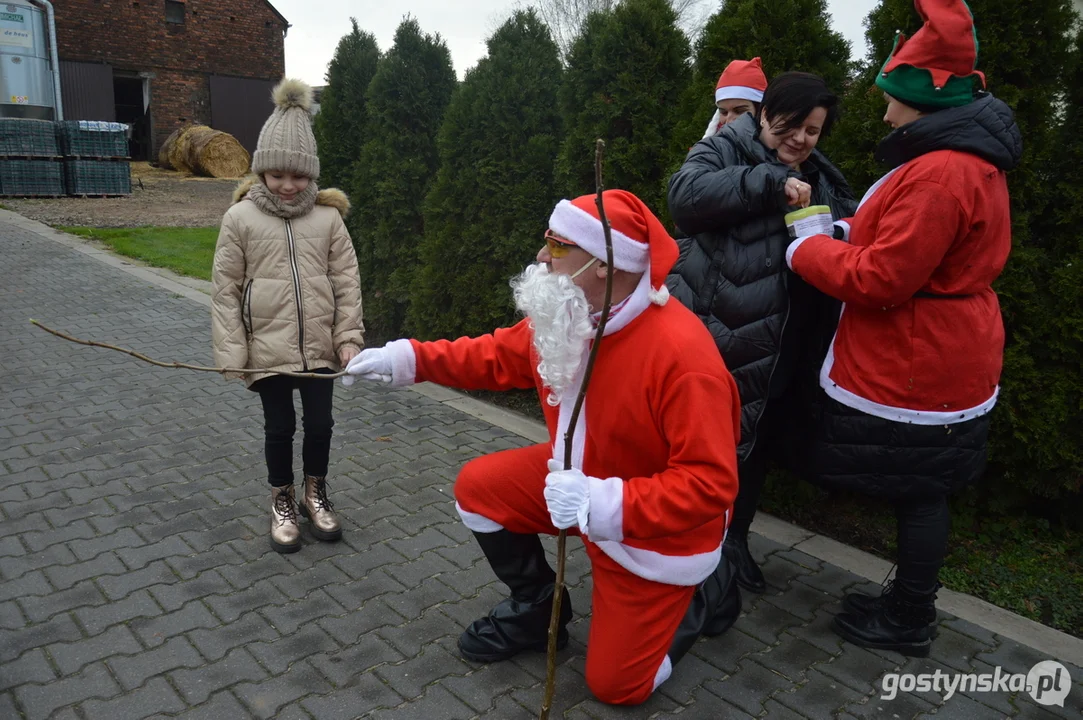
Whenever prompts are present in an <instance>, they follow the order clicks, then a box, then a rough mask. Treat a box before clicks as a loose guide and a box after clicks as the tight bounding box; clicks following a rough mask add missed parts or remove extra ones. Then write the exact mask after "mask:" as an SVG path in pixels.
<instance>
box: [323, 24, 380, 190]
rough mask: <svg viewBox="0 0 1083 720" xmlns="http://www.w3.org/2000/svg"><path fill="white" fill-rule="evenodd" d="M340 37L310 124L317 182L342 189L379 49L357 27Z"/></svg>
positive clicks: (358, 143)
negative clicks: (317, 162) (315, 147)
mask: <svg viewBox="0 0 1083 720" xmlns="http://www.w3.org/2000/svg"><path fill="white" fill-rule="evenodd" d="M350 23H352V25H353V29H352V30H351V31H350V32H349V33H348V34H346V35H344V36H343V37H342V39H341V40H339V42H338V47H337V48H336V49H335V56H334V57H333V58H332V59H331V64H330V65H328V66H327V76H326V80H327V87H326V88H325V89H324V91H323V96H322V97H321V98H320V112H319V113H318V114H317V115H316V119H315V121H314V122H313V131H314V132H315V134H316V143H317V145H318V146H319V153H320V182H321V184H322V185H323V186H325V187H345V185H346V184H347V183H348V182H349V179H350V173H351V170H352V167H353V164H354V163H355V162H356V161H357V156H358V154H359V152H360V150H361V143H362V140H363V139H364V137H365V135H364V129H365V123H366V119H367V116H366V113H365V93H366V92H367V91H368V87H369V83H370V82H372V76H373V75H374V74H375V73H376V63H377V62H378V61H379V59H380V48H379V47H378V46H377V45H376V38H375V37H374V36H373V35H372V34H370V33H367V32H362V31H361V29H360V28H358V27H357V20H355V19H354V18H350Z"/></svg>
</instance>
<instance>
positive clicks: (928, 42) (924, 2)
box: [876, 0, 985, 109]
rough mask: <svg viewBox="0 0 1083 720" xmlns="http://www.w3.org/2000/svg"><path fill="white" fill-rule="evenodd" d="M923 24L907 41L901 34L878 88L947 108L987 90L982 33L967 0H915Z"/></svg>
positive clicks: (907, 99) (910, 100) (917, 103)
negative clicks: (980, 63) (980, 46)
mask: <svg viewBox="0 0 1083 720" xmlns="http://www.w3.org/2000/svg"><path fill="white" fill-rule="evenodd" d="M914 7H915V8H916V9H917V11H918V14H919V15H921V18H922V20H924V21H925V24H924V25H922V26H921V28H920V29H919V30H918V31H917V32H916V33H914V36H913V37H911V38H909V39H907V37H906V36H905V35H903V34H902V33H899V34H898V36H897V37H896V38H895V47H894V48H892V50H891V55H890V56H889V57H888V59H887V61H886V62H885V63H884V66H883V67H882V68H881V69H880V74H879V75H877V76H876V85H877V86H878V87H879V88H880V89H881V90H883V91H884V92H886V93H887V94H888V95H890V96H891V97H893V98H895V99H897V100H900V101H902V102H904V103H907V104H910V105H913V106H917V107H928V108H937V109H942V108H949V107H959V106H961V105H966V104H968V103H970V102H972V101H973V100H974V97H975V92H976V90H977V89H978V88H979V87H981V88H984V87H985V75H983V74H982V73H981V72H979V71H978V70H977V69H976V66H977V63H978V33H977V30H976V28H975V27H974V15H973V13H971V12H970V7H969V6H968V5H967V4H966V3H965V2H964V1H963V0H914Z"/></svg>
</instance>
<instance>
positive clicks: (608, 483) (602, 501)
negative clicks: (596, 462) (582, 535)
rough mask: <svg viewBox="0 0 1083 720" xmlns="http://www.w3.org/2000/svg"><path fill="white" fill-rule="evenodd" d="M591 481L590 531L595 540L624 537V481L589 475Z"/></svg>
mask: <svg viewBox="0 0 1083 720" xmlns="http://www.w3.org/2000/svg"><path fill="white" fill-rule="evenodd" d="M587 481H588V482H589V483H590V532H589V533H588V537H589V538H590V539H591V541H593V542H598V541H599V540H616V541H617V542H620V541H621V540H623V539H624V481H623V480H621V479H620V478H609V479H608V480H602V479H600V478H596V477H589V476H588V477H587Z"/></svg>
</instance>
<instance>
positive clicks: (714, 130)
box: [702, 108, 722, 140]
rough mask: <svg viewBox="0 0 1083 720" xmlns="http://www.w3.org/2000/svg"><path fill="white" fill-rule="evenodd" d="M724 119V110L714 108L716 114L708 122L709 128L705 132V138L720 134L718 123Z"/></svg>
mask: <svg viewBox="0 0 1083 720" xmlns="http://www.w3.org/2000/svg"><path fill="white" fill-rule="evenodd" d="M721 121H722V111H721V110H719V109H718V108H715V109H714V115H712V116H711V122H710V123H708V124H707V130H706V132H704V133H703V138H702V139H703V140H706V139H707V138H709V137H714V136H715V135H717V134H718V123H720V122H721Z"/></svg>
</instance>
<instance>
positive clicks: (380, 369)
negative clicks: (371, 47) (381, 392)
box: [342, 348, 391, 387]
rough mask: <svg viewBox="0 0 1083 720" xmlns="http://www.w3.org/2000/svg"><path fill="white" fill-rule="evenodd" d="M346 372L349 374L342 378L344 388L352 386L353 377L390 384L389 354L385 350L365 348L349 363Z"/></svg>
mask: <svg viewBox="0 0 1083 720" xmlns="http://www.w3.org/2000/svg"><path fill="white" fill-rule="evenodd" d="M346 372H348V373H350V374H349V375H345V376H343V378H342V384H343V385H345V386H346V387H349V386H350V385H353V383H354V379H355V378H354V376H355V375H356V376H358V377H360V378H361V379H363V380H373V381H376V382H382V383H390V382H391V354H390V353H389V352H388V351H387V350H386V349H385V348H367V349H365V350H362V351H361V352H360V353H358V355H357V357H355V358H354V359H353V360H351V361H350V362H349V364H348V365H347V366H346Z"/></svg>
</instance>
